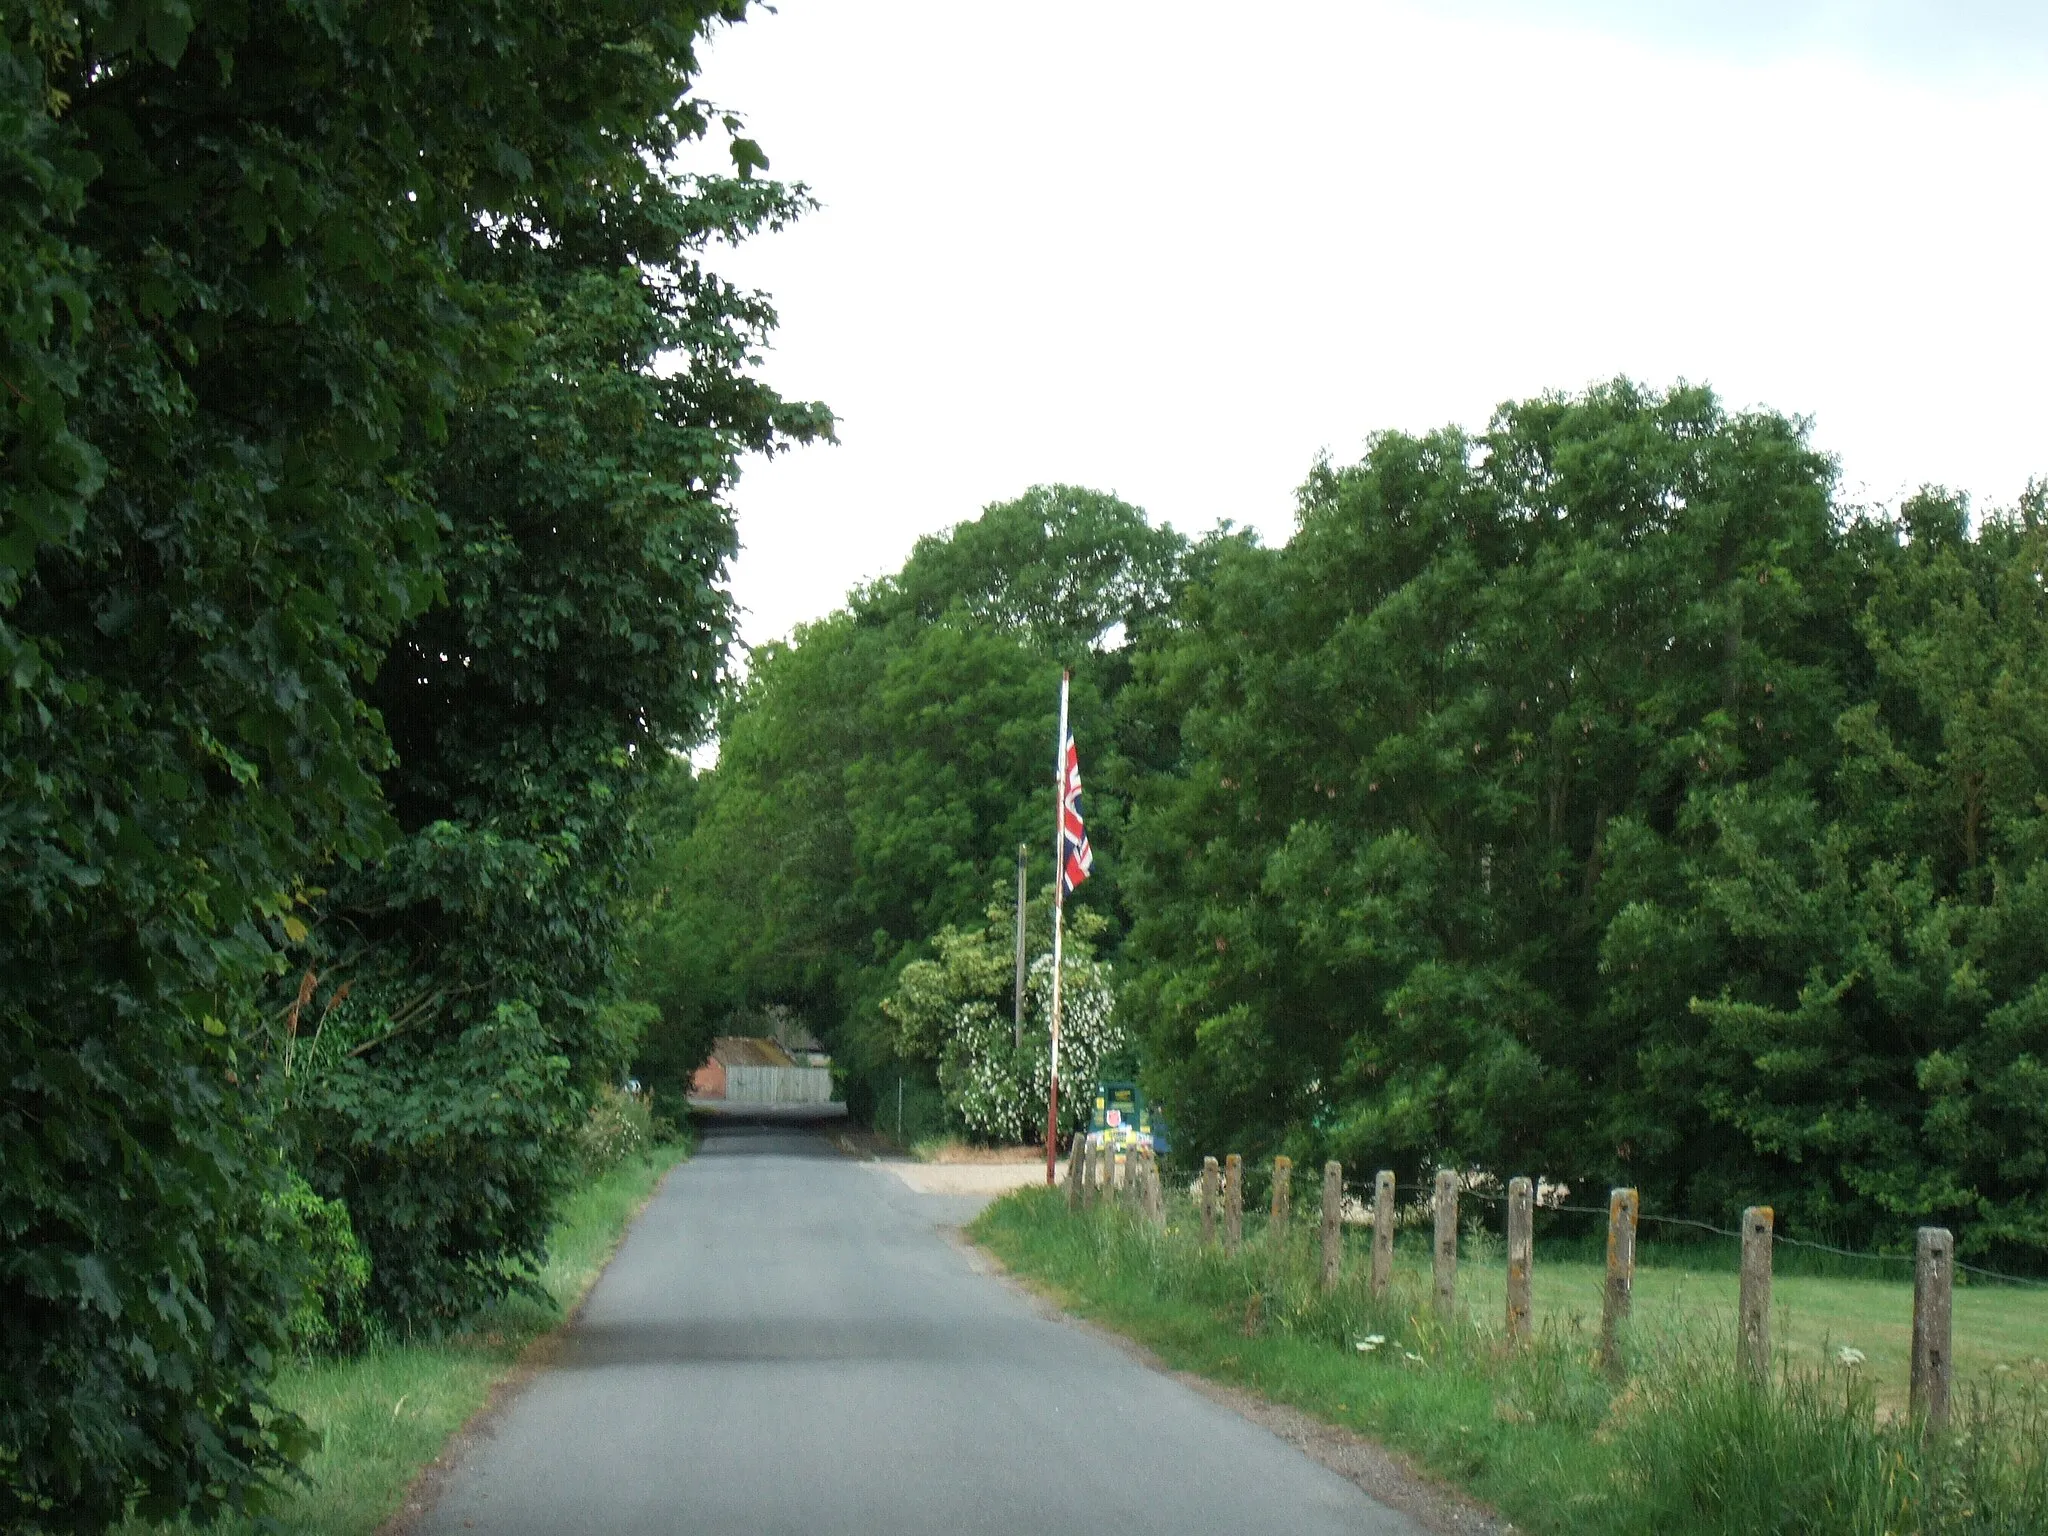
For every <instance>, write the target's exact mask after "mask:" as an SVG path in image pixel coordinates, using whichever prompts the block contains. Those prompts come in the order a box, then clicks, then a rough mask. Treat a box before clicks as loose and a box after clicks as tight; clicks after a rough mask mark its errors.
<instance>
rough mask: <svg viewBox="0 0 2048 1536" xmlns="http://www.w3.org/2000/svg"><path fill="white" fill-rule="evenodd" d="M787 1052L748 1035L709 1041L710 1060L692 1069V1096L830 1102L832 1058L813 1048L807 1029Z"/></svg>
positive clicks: (755, 1101) (814, 1041)
mask: <svg viewBox="0 0 2048 1536" xmlns="http://www.w3.org/2000/svg"><path fill="white" fill-rule="evenodd" d="M791 1043H792V1044H794V1045H796V1046H797V1049H796V1050H794V1051H792V1050H788V1049H785V1048H784V1047H783V1045H782V1044H781V1043H779V1042H777V1041H774V1040H763V1039H760V1038H758V1037H756V1036H752V1035H720V1036H718V1037H717V1038H716V1039H714V1040H713V1041H712V1042H711V1059H710V1060H709V1061H707V1062H705V1063H704V1065H703V1066H701V1067H699V1068H698V1069H697V1075H696V1077H695V1078H694V1079H693V1080H692V1081H691V1084H690V1097H691V1099H693V1100H695V1099H716V1100H719V1101H721V1102H723V1103H727V1104H829V1103H830V1102H831V1101H832V1058H831V1057H830V1056H828V1055H826V1054H825V1053H824V1052H823V1051H822V1050H820V1049H818V1048H817V1046H818V1042H817V1039H816V1037H815V1036H811V1035H810V1034H809V1033H808V1032H807V1031H805V1032H803V1033H802V1036H801V1038H800V1039H798V1040H794V1041H792V1042H791Z"/></svg>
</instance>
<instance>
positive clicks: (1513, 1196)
mask: <svg viewBox="0 0 2048 1536" xmlns="http://www.w3.org/2000/svg"><path fill="white" fill-rule="evenodd" d="M1535 1259H1536V1186H1535V1185H1533V1184H1531V1183H1530V1182H1529V1181H1528V1180H1527V1179H1509V1180H1508V1342H1509V1343H1510V1344H1525V1343H1527V1342H1528V1339H1529V1333H1530V1330H1531V1328H1532V1327H1533V1325H1534V1319H1535V1313H1534V1310H1533V1287H1532V1285H1531V1280H1530V1270H1531V1269H1532V1268H1533V1267H1534V1264H1535Z"/></svg>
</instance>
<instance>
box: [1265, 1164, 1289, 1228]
mask: <svg viewBox="0 0 2048 1536" xmlns="http://www.w3.org/2000/svg"><path fill="white" fill-rule="evenodd" d="M1293 1213H1294V1159H1293V1158H1291V1157H1276V1158H1274V1159H1273V1205H1272V1209H1271V1211H1270V1213H1269V1214H1268V1215H1267V1217H1266V1241H1267V1242H1269V1243H1278V1242H1280V1241H1281V1240H1282V1239H1283V1238H1285V1237H1286V1235H1287V1221H1288V1218H1289V1217H1290V1216H1291V1215H1293Z"/></svg>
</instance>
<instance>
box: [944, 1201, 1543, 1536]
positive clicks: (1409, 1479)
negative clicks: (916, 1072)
mask: <svg viewBox="0 0 2048 1536" xmlns="http://www.w3.org/2000/svg"><path fill="white" fill-rule="evenodd" d="M941 1230H942V1231H943V1232H944V1233H945V1235H946V1236H947V1237H948V1238H949V1239H950V1240H951V1241H952V1243H953V1245H954V1246H955V1247H956V1248H958V1249H959V1250H960V1252H961V1253H962V1254H963V1255H964V1256H965V1257H966V1259H967V1262H968V1264H969V1265H970V1266H971V1267H972V1268H973V1269H974V1271H975V1272H976V1273H977V1274H981V1275H987V1276H989V1277H990V1278H992V1279H995V1280H997V1281H1000V1282H1001V1283H1002V1284H1004V1285H1007V1286H1009V1287H1010V1288H1011V1289H1012V1290H1013V1291H1015V1292H1016V1293H1017V1294H1018V1295H1019V1296H1021V1297H1023V1298H1024V1299H1025V1300H1026V1301H1028V1302H1029V1303H1031V1305H1032V1307H1033V1308H1034V1310H1036V1311H1037V1312H1038V1313H1039V1314H1040V1315H1041V1316H1044V1317H1049V1318H1053V1319H1055V1320H1057V1321H1059V1322H1063V1323H1065V1324H1067V1325H1068V1326H1069V1327H1072V1328H1078V1329H1080V1330H1081V1331H1082V1332H1083V1333H1086V1334H1088V1335H1089V1336H1090V1337H1092V1338H1096V1339H1099V1340H1101V1341H1102V1342H1103V1343H1106V1344H1108V1345H1110V1346H1112V1347H1113V1348H1115V1349H1117V1350H1120V1351H1121V1352H1122V1353H1123V1354H1124V1355H1126V1356H1127V1357H1129V1358H1130V1359H1131V1360H1133V1361H1135V1362H1136V1363H1137V1364H1139V1365H1142V1366H1144V1367H1145V1368H1146V1369H1147V1370H1149V1371H1154V1372H1157V1373H1158V1374H1159V1375H1161V1376H1169V1377H1171V1378H1172V1379H1173V1380H1175V1381H1177V1382H1179V1383H1181V1385H1183V1386H1185V1387H1188V1388H1190V1389H1192V1390H1193V1391H1195V1392H1198V1393H1200V1394H1201V1395H1202V1396H1203V1397H1206V1398H1207V1399H1209V1401H1210V1402H1212V1403H1215V1404H1217V1405H1219V1406H1220V1407H1224V1408H1228V1409H1229V1410H1230V1411H1231V1412H1233V1413H1235V1414H1236V1415H1238V1417H1240V1418H1242V1419H1245V1420H1247V1421H1249V1422H1250V1423H1253V1424H1256V1425H1257V1426H1258V1427H1259V1428H1261V1429H1263V1430H1265V1431H1266V1432H1267V1433H1268V1434H1271V1435H1273V1436H1274V1437H1275V1438H1276V1439H1279V1440H1282V1441H1285V1442H1286V1443H1287V1444H1288V1445H1291V1446H1293V1447H1294V1448H1295V1449H1296V1450H1298V1451H1300V1452H1301V1453H1302V1454H1303V1455H1305V1456H1307V1457H1308V1458H1309V1459H1310V1460H1311V1461H1313V1462H1315V1463H1316V1464H1317V1465H1319V1466H1322V1467H1324V1468H1326V1469H1327V1470H1329V1471H1331V1472H1334V1473H1336V1474H1337V1475H1338V1476H1339V1477H1341V1478H1343V1479H1345V1480H1346V1481H1347V1482H1349V1483H1351V1484H1353V1485H1354V1486H1355V1487H1357V1488H1358V1489H1359V1491H1360V1492H1362V1493H1364V1494H1365V1495H1366V1496H1367V1497H1368V1498H1371V1499H1373V1500H1375V1501H1377V1502H1378V1503H1381V1504H1384V1505H1386V1506H1387V1508H1389V1509H1392V1510H1394V1511H1396V1512H1397V1513H1400V1514H1403V1515H1406V1516H1407V1517H1408V1518H1409V1519H1411V1520H1413V1521H1414V1522H1415V1523H1416V1524H1417V1525H1419V1526H1421V1527H1422V1528H1423V1529H1424V1530H1426V1531H1429V1532H1431V1533H1432V1536H1519V1532H1518V1530H1517V1527H1516V1526H1514V1525H1513V1524H1512V1523H1510V1522H1509V1521H1508V1520H1506V1519H1504V1518H1503V1517H1502V1516H1501V1515H1500V1513H1499V1512H1498V1511H1496V1510H1494V1509H1492V1508H1491V1507H1490V1506H1488V1505H1486V1504H1482V1503H1480V1502H1479V1501H1478V1500H1477V1499H1474V1498H1473V1497H1472V1496H1471V1495H1470V1494H1467V1493H1464V1492H1463V1491H1461V1490H1459V1489H1457V1488H1454V1487H1452V1486H1451V1485H1449V1484H1448V1483H1445V1482H1443V1481H1441V1480H1440V1479H1438V1478H1435V1477H1432V1476H1431V1475H1430V1474H1428V1473H1427V1472H1424V1471H1423V1470H1422V1469H1420V1468H1419V1467H1417V1466H1416V1465H1415V1464H1414V1462H1412V1461H1410V1460H1409V1459H1408V1458H1407V1457H1406V1456H1404V1455H1402V1454H1401V1453H1400V1452H1398V1451H1392V1450H1389V1449H1388V1448H1387V1447H1386V1446H1384V1445H1381V1444H1380V1443H1379V1442H1378V1441H1377V1440H1369V1439H1367V1438H1366V1437H1365V1436H1363V1435H1361V1434H1358V1433H1357V1432H1356V1431H1354V1430H1349V1429H1345V1428H1343V1427H1341V1426H1339V1425H1335V1424H1330V1423H1327V1422H1325V1421H1324V1420H1322V1419H1319V1418H1316V1417H1315V1416H1314V1415H1313V1414H1309V1413H1304V1412H1303V1411H1302V1410H1301V1409H1299V1408H1296V1407H1293V1406H1292V1405H1290V1404H1287V1403H1276V1402H1274V1401H1273V1400H1272V1399H1271V1398H1268V1397H1262V1396H1260V1395H1259V1394H1258V1393H1256V1392H1251V1391H1248V1390H1246V1389H1245V1388H1243V1387H1236V1386H1231V1385H1228V1384H1226V1383H1224V1382H1220V1381H1215V1380H1212V1379H1211V1378H1209V1377H1207V1376H1202V1375H1199V1374H1197V1373H1196V1372H1194V1371H1183V1370H1179V1369H1176V1368H1175V1367H1173V1366H1171V1365H1168V1364H1167V1363H1166V1362H1165V1361H1164V1360H1162V1359H1160V1358H1159V1356H1158V1355H1156V1354H1154V1353H1153V1352H1152V1351H1151V1350H1150V1349H1148V1348H1146V1346H1144V1345H1143V1344H1140V1343H1139V1342H1138V1341H1137V1340H1136V1339H1133V1338H1131V1337H1130V1336H1129V1335H1128V1334H1124V1333H1119V1332H1118V1331H1117V1330H1116V1329H1114V1328H1111V1327H1109V1326H1108V1325H1107V1324H1104V1323H1100V1322H1097V1321H1095V1320H1094V1319H1093V1318H1087V1317H1079V1316H1076V1315H1075V1314H1074V1313H1072V1312H1069V1311H1068V1310H1067V1309H1066V1308H1065V1307H1064V1306H1062V1305H1061V1304H1060V1300H1059V1297H1058V1296H1057V1295H1056V1294H1055V1293H1054V1292H1053V1291H1052V1290H1051V1289H1050V1288H1049V1287H1045V1286H1042V1285H1040V1284H1039V1283H1038V1282H1037V1281H1035V1280H1032V1279H1030V1278H1029V1277H1028V1276H1024V1275H1019V1274H1017V1273H1016V1272H1015V1271H1013V1270H1012V1269H1011V1268H1010V1267H1009V1266H1008V1265H1007V1264H1005V1263H1004V1262H1003V1261H1002V1260H1001V1259H1000V1258H999V1257H997V1256H996V1255H995V1254H994V1253H993V1252H991V1251H990V1250H989V1249H987V1248H985V1247H983V1246H982V1245H981V1244H979V1243H977V1242H975V1241H974V1239H973V1238H971V1237H970V1236H968V1235H967V1233H966V1231H965V1230H964V1229H962V1228H960V1227H944V1228H941Z"/></svg>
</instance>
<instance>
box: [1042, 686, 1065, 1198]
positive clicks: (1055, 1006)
mask: <svg viewBox="0 0 2048 1536" xmlns="http://www.w3.org/2000/svg"><path fill="white" fill-rule="evenodd" d="M1069 676H1070V674H1069V673H1068V672H1066V671H1065V670H1064V669H1062V670H1061V672H1060V732H1059V737H1058V739H1057V740H1056V741H1055V742H1054V743H1053V749H1052V818H1053V831H1052V1079H1051V1083H1050V1092H1049V1093H1048V1094H1047V1096H1046V1101H1045V1182H1046V1184H1047V1185H1048V1186H1050V1185H1051V1184H1052V1183H1053V1182H1054V1180H1055V1175H1054V1171H1053V1170H1054V1168H1055V1167H1056V1166H1057V1163H1058V1159H1059V1123H1060V971H1061V969H1062V967H1061V959H1060V944H1061V940H1062V937H1063V930H1064V928H1065V923H1066V910H1067V899H1066V898H1067V872H1066V869H1065V868H1064V867H1063V865H1064V860H1065V858H1066V852H1067V679H1068V677H1069Z"/></svg>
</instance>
